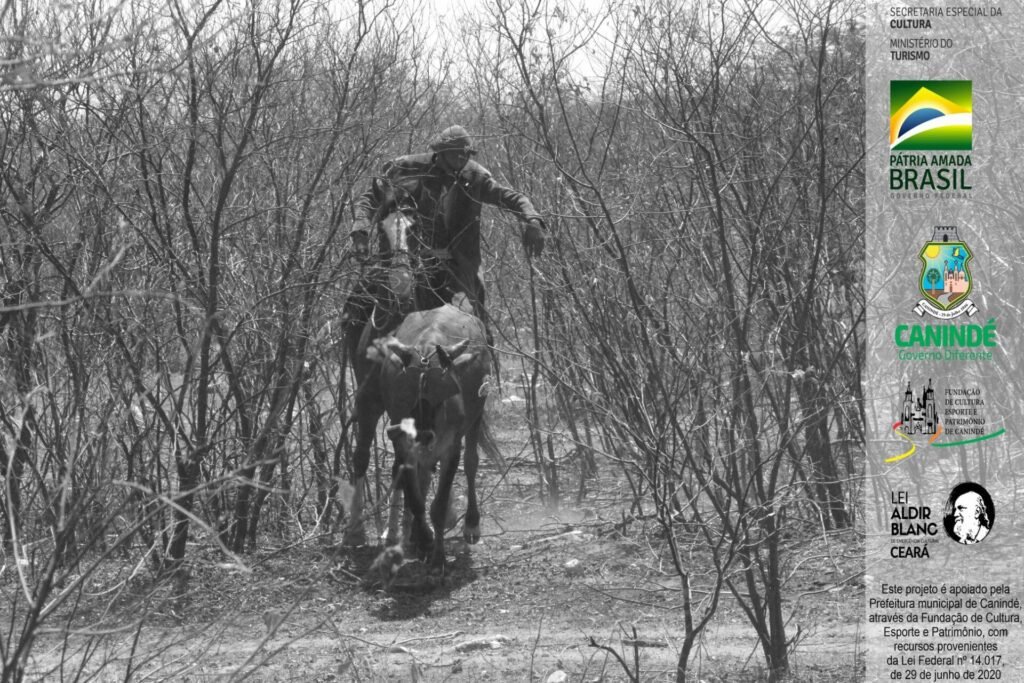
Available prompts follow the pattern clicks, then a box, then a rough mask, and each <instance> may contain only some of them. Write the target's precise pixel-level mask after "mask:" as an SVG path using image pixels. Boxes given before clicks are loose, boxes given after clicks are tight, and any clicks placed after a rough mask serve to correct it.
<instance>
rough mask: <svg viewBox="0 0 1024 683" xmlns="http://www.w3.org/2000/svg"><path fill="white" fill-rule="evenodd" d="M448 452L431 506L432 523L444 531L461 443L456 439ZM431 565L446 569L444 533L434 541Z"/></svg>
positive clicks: (447, 449)
mask: <svg viewBox="0 0 1024 683" xmlns="http://www.w3.org/2000/svg"><path fill="white" fill-rule="evenodd" d="M445 450H446V451H447V452H446V453H444V452H442V455H441V472H440V474H439V475H438V478H437V492H436V493H435V494H434V502H433V503H432V504H431V505H430V521H431V522H432V523H433V524H434V528H435V529H443V528H444V524H445V516H446V515H447V514H448V501H449V499H450V498H451V495H452V482H453V481H454V480H455V473H456V472H457V471H458V469H459V451H460V450H461V448H460V443H459V440H458V439H456V440H455V441H454V442H453V443H451V444H449V445H447V448H446V449H445ZM430 564H431V565H433V566H434V567H438V568H443V567H444V533H439V534H437V537H436V538H435V539H434V552H433V554H432V555H431V558H430Z"/></svg>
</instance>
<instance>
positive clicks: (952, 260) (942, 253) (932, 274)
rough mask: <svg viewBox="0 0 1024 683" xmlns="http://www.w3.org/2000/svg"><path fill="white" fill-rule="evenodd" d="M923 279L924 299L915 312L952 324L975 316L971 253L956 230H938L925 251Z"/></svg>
mask: <svg viewBox="0 0 1024 683" xmlns="http://www.w3.org/2000/svg"><path fill="white" fill-rule="evenodd" d="M920 257H921V263H922V265H921V277H920V279H919V281H918V283H919V287H920V291H921V294H922V295H924V298H923V299H921V300H920V301H918V302H917V305H916V306H915V307H914V312H915V313H917V314H918V315H924V314H925V313H928V314H929V315H931V316H932V317H934V318H941V319H943V320H952V319H953V318H957V317H959V316H961V315H963V314H964V313H966V314H967V315H969V316H970V315H974V314H975V313H977V311H978V307H977V306H975V305H974V303H973V302H972V301H971V300H970V299H968V298H967V295H968V294H970V293H971V287H972V278H971V271H970V268H969V267H968V265H969V262H970V260H971V258H972V255H971V250H970V249H968V248H967V244H966V243H965V242H964V241H963V240H961V239H960V236H959V235H958V234H957V229H956V227H955V226H945V225H940V226H936V228H935V232H934V234H933V235H932V239H931V240H930V241H929V242H927V243H925V245H924V247H923V248H922V249H921V254H920Z"/></svg>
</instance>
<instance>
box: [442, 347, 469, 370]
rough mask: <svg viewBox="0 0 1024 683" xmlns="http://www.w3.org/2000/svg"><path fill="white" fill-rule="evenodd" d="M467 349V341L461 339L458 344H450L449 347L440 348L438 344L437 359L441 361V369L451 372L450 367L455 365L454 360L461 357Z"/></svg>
mask: <svg viewBox="0 0 1024 683" xmlns="http://www.w3.org/2000/svg"><path fill="white" fill-rule="evenodd" d="M468 347H469V340H468V339H463V340H462V341H460V342H459V343H458V344H451V345H450V346H441V345H440V344H438V345H437V358H438V360H440V361H441V368H442V369H444V370H451V369H452V366H453V365H455V359H456V358H458V357H459V356H461V355H462V353H463V352H464V351H465V350H466V349H467V348H468Z"/></svg>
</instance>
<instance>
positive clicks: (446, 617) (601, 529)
mask: <svg viewBox="0 0 1024 683" xmlns="http://www.w3.org/2000/svg"><path fill="white" fill-rule="evenodd" d="M506 436H507V435H506ZM500 440H501V436H500V435H499V441H500ZM499 445H501V446H502V449H501V450H502V452H503V453H506V454H508V453H512V452H514V450H515V449H514V444H511V443H505V444H499ZM521 453H522V452H521ZM527 460H528V458H526V457H521V458H520V459H519V460H518V461H517V460H516V458H515V456H513V457H511V458H509V462H508V463H507V465H510V466H507V467H506V469H505V470H501V468H500V467H498V466H497V465H496V464H495V463H484V465H483V466H482V468H481V476H480V479H481V483H480V490H481V492H482V494H481V507H482V514H483V519H482V532H483V539H482V540H481V542H480V544H478V545H474V546H467V545H466V544H465V543H463V542H462V541H461V533H460V528H461V527H459V528H457V529H455V530H453V531H452V532H450V533H449V535H448V538H449V539H451V540H450V542H448V543H447V548H448V567H447V570H446V573H445V575H444V576H443V578H442V577H439V576H437V575H435V574H432V573H431V572H429V571H427V569H426V568H425V567H424V565H422V564H421V563H420V562H418V561H415V560H410V559H408V558H407V560H406V562H405V564H404V565H403V566H402V567H401V569H400V571H399V573H398V575H397V578H396V579H395V581H394V583H393V584H392V585H391V586H390V587H389V588H388V589H387V590H384V589H383V588H382V587H381V586H380V585H379V584H377V583H376V582H372V581H367V580H366V579H367V577H371V576H373V572H371V571H370V565H371V563H372V562H373V560H374V558H375V557H376V555H377V553H378V551H379V549H378V548H376V547H365V548H357V549H342V548H339V547H335V546H325V545H323V544H322V543H321V542H318V541H317V540H296V541H294V542H291V543H286V542H285V541H282V540H281V538H280V536H277V537H274V536H268V537H266V540H265V541H264V543H265V545H264V547H263V548H262V549H261V550H260V551H259V552H257V553H255V554H253V555H249V556H246V557H244V558H242V562H244V567H243V566H240V565H238V564H234V563H230V562H226V561H225V556H224V555H223V554H221V553H219V552H217V551H216V550H215V549H214V548H213V547H212V545H210V544H208V543H204V542H203V541H202V540H201V539H200V540H199V541H197V543H196V544H195V545H193V546H191V547H190V549H189V556H190V558H191V560H192V564H191V566H190V579H189V581H188V584H187V586H184V587H183V586H177V587H175V586H173V585H170V584H169V583H168V582H162V583H154V582H153V581H152V580H151V579H149V578H147V574H146V572H145V571H144V570H143V571H142V572H135V574H136V578H134V579H133V580H132V581H129V582H128V583H127V584H126V585H127V586H128V588H127V589H122V590H120V591H114V592H110V589H109V587H111V586H117V585H120V584H124V578H125V577H126V576H127V575H128V574H129V573H132V572H133V570H134V569H136V568H135V567H132V566H125V565H123V564H118V563H116V562H111V563H110V564H109V566H104V567H103V568H102V569H101V570H100V571H98V572H96V575H95V581H94V583H93V586H92V588H91V591H88V592H87V595H86V596H84V599H83V600H82V601H81V602H80V603H78V604H77V605H75V608H76V614H75V617H74V619H73V625H74V628H75V631H74V632H73V634H72V635H71V636H70V637H69V638H64V637H63V634H62V633H61V632H60V630H59V629H57V628H55V627H56V626H57V625H58V624H60V623H61V620H60V619H55V620H51V621H50V622H49V623H48V624H47V627H50V628H48V629H47V628H44V629H42V632H41V635H40V637H39V639H38V640H37V641H36V643H35V647H34V648H33V655H32V658H31V660H30V665H29V667H28V670H27V671H26V680H44V681H51V680H73V678H74V672H75V671H78V670H80V669H81V670H83V671H86V672H88V673H90V674H92V675H94V676H95V678H94V679H93V680H101V681H106V680H147V681H148V680H155V681H159V680H174V681H196V682H198V681H220V680H241V679H245V680H251V681H367V682H372V681H538V682H546V681H550V682H551V683H556V682H557V681H586V682H597V681H628V680H638V681H674V680H675V671H676V664H677V658H678V655H679V649H680V645H681V642H682V634H683V621H682V612H681V604H682V596H681V592H680V581H679V578H678V576H677V574H676V572H675V571H674V569H673V567H672V565H671V563H670V562H669V560H668V556H667V554H666V553H665V549H664V545H665V544H664V542H663V539H662V537H661V535H660V533H661V532H660V531H659V529H658V527H657V525H656V524H655V523H654V522H653V520H651V519H649V518H647V519H645V518H644V517H643V515H642V514H641V513H642V512H644V511H642V510H640V511H638V510H635V509H633V510H630V504H629V499H630V497H629V495H628V491H627V490H626V487H625V486H624V485H623V484H622V483H621V482H620V481H619V479H620V477H618V476H616V472H615V468H614V467H613V466H612V465H610V464H608V465H607V466H606V465H605V464H602V468H601V470H600V476H601V480H600V481H598V480H588V481H586V487H587V489H588V492H587V494H586V495H585V496H584V497H583V498H582V500H580V501H579V502H577V500H576V499H577V495H578V486H579V477H578V471H579V468H578V466H577V467H576V468H575V470H574V469H573V468H574V465H573V463H572V462H568V461H567V463H566V475H565V482H564V487H565V488H569V489H572V491H571V493H565V494H563V500H562V502H561V504H560V505H558V506H557V508H555V507H554V506H552V505H551V504H550V501H548V502H547V503H545V502H542V501H541V500H540V499H539V494H538V489H539V486H538V484H537V473H536V469H535V468H534V467H533V466H532V465H530V464H529V463H528V462H527ZM577 465H578V463H577ZM573 471H575V472H576V473H577V476H576V477H575V480H574V479H573V477H572V476H570V473H571V472H573ZM457 487H458V488H457V489H456V493H457V494H458V493H459V492H460V491H461V475H460V476H459V478H458V481H457ZM462 502H463V501H462V500H461V499H460V504H462ZM630 513H632V521H630V522H629V523H624V519H629V518H627V517H625V515H627V514H630ZM300 521H301V520H285V522H284V523H283V524H282V528H286V529H294V528H296V527H297V526H299V524H298V522H300ZM267 526H269V527H271V529H270V531H273V524H268V525H267ZM372 527H373V524H372V523H371V524H369V525H368V532H370V533H371V534H372V532H373V528H372ZM292 533H293V534H294V532H292ZM275 538H276V540H275ZM684 540H685V539H684ZM685 552H686V553H687V554H686V558H685V561H686V562H687V566H686V571H688V572H690V573H691V580H692V584H693V586H694V594H693V597H694V600H695V601H696V602H698V605H699V606H700V605H703V604H706V601H707V599H708V598H709V595H708V593H707V590H706V588H707V587H708V586H710V585H711V583H710V581H711V578H710V576H708V575H707V574H706V573H705V572H707V570H708V569H709V568H710V567H711V562H710V559H709V558H708V556H707V554H706V553H705V552H704V551H703V546H702V544H701V543H700V542H699V541H697V540H696V539H694V540H693V541H692V545H690V546H689V547H686V548H685ZM862 558H863V549H862V546H861V544H860V542H859V539H858V538H857V536H856V535H855V534H854V533H853V532H849V533H842V534H833V535H831V536H827V537H822V536H820V535H818V536H816V537H812V538H808V539H792V540H791V541H790V550H789V551H788V553H787V556H786V558H785V559H786V584H785V588H784V591H785V594H786V596H787V599H786V603H785V606H786V609H787V615H788V619H789V621H788V622H787V626H786V628H787V636H788V637H790V638H792V639H793V650H792V655H791V671H792V676H791V679H792V680H793V681H857V680H860V679H861V677H862V675H863V666H862V662H861V661H860V658H859V653H860V651H861V648H859V647H858V638H859V637H861V633H860V624H861V619H862V615H863V605H864V589H863V574H862V572H863V559H862ZM0 588H3V590H5V591H6V590H7V589H13V588H14V586H13V585H7V586H3V587H0ZM182 588H184V592H180V591H181V589H182ZM176 592H178V594H176ZM698 609H699V607H698ZM763 663H764V657H763V655H762V653H761V651H760V649H759V647H758V644H757V639H756V637H755V634H754V631H753V628H752V627H751V625H750V623H749V621H748V620H747V618H746V616H745V615H744V613H743V612H742V610H741V609H740V608H739V606H738V605H737V603H736V602H735V600H734V599H733V598H732V597H731V596H729V595H728V594H725V595H723V599H722V600H721V602H720V605H719V608H718V611H717V613H716V614H715V616H714V618H713V620H712V621H711V623H710V625H709V626H708V628H707V629H706V631H705V632H704V634H703V637H702V638H701V641H700V646H699V648H697V649H696V651H695V654H694V655H693V657H692V658H691V661H690V668H689V676H688V680H693V681H702V682H704V683H717V682H720V681H729V682H738V683H743V682H745V681H761V680H765V678H766V677H765V674H764V669H763ZM83 679H84V678H83Z"/></svg>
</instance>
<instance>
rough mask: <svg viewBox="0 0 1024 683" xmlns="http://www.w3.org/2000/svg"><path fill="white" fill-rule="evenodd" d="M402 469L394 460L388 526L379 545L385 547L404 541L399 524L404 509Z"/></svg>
mask: <svg viewBox="0 0 1024 683" xmlns="http://www.w3.org/2000/svg"><path fill="white" fill-rule="evenodd" d="M401 476H402V468H401V465H400V464H399V462H398V458H397V457H396V458H395V464H394V465H393V466H392V468H391V489H390V490H389V491H388V526H387V528H386V529H384V534H383V536H382V537H381V539H380V540H381V543H383V544H384V545H385V546H392V545H397V544H399V543H401V542H402V541H404V540H405V539H403V538H402V534H401V529H399V524H400V523H401V521H402V511H403V510H404V508H405V496H404V495H403V493H402V491H403V489H402V482H401Z"/></svg>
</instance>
